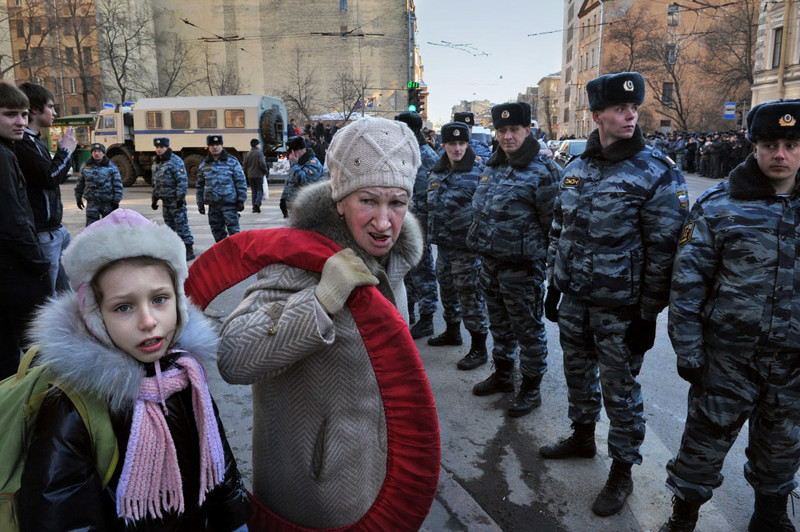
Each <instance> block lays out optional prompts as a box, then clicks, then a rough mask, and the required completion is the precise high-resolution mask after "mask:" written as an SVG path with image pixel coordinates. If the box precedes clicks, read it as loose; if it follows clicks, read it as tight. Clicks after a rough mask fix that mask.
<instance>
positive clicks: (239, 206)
mask: <svg viewBox="0 0 800 532" xmlns="http://www.w3.org/2000/svg"><path fill="white" fill-rule="evenodd" d="M236 210H237V211H239V212H242V211H243V210H244V202H243V201H237V202H236Z"/></svg>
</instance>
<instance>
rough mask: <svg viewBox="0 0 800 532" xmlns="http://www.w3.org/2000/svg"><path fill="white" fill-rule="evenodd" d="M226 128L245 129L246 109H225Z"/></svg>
mask: <svg viewBox="0 0 800 532" xmlns="http://www.w3.org/2000/svg"><path fill="white" fill-rule="evenodd" d="M225 127H244V109H225Z"/></svg>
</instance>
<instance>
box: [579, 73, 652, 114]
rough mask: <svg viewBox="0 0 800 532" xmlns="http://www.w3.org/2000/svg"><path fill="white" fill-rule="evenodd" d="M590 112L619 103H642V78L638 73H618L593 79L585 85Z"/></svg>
mask: <svg viewBox="0 0 800 532" xmlns="http://www.w3.org/2000/svg"><path fill="white" fill-rule="evenodd" d="M586 96H587V97H588V98H589V110H590V111H602V110H603V109H605V108H606V107H611V106H612V105H618V104H621V103H635V104H639V105H641V103H642V102H644V78H643V77H642V75H641V74H639V73H638V72H620V73H619V74H606V75H605V76H600V77H599V78H594V79H593V80H591V81H590V82H589V83H587V84H586Z"/></svg>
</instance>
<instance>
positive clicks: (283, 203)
mask: <svg viewBox="0 0 800 532" xmlns="http://www.w3.org/2000/svg"><path fill="white" fill-rule="evenodd" d="M280 207H281V212H282V213H283V217H284V218H288V217H289V211H288V209H286V200H285V199H284V198H281V202H280Z"/></svg>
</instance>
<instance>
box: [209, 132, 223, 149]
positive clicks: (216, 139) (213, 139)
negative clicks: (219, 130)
mask: <svg viewBox="0 0 800 532" xmlns="http://www.w3.org/2000/svg"><path fill="white" fill-rule="evenodd" d="M213 144H222V135H208V136H207V137H206V146H211V145H213Z"/></svg>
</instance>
